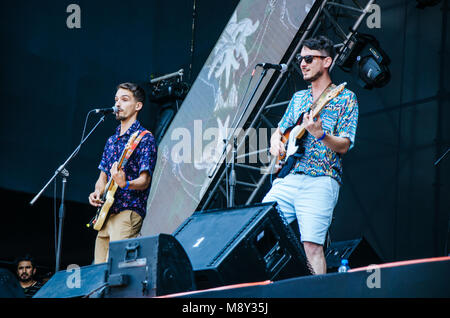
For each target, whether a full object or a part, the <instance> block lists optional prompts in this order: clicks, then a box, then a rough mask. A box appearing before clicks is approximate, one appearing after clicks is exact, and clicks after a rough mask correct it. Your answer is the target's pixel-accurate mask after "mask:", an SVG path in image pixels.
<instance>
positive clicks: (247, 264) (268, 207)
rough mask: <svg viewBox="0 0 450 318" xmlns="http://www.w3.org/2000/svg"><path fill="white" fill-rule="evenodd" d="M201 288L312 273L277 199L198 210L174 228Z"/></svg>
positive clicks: (198, 286) (197, 283)
mask: <svg viewBox="0 0 450 318" xmlns="http://www.w3.org/2000/svg"><path fill="white" fill-rule="evenodd" d="M173 235H174V236H175V238H176V239H177V240H178V241H179V242H180V243H181V245H182V246H183V247H184V249H185V251H186V253H187V255H188V256H189V259H190V260H191V263H192V267H193V269H194V274H195V280H196V285H197V288H198V289H206V288H211V287H216V286H223V285H230V284H237V283H245V282H258V281H264V280H279V279H284V278H290V277H296V276H304V275H309V274H310V272H309V270H308V267H307V265H306V257H305V255H304V252H303V250H302V249H301V247H300V243H299V242H298V240H297V239H296V237H295V235H294V234H293V233H292V230H291V229H290V228H289V227H287V226H286V225H285V224H284V223H283V221H282V219H281V217H280V215H279V214H278V212H277V210H276V203H265V204H257V205H252V206H245V207H237V208H229V209H223V210H209V211H200V212H195V213H194V214H193V215H192V216H191V217H190V218H188V219H187V220H186V221H185V222H184V223H183V224H182V225H181V226H180V227H179V228H178V229H177V230H175V232H174V233H173Z"/></svg>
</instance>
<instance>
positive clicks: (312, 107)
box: [295, 83, 336, 126]
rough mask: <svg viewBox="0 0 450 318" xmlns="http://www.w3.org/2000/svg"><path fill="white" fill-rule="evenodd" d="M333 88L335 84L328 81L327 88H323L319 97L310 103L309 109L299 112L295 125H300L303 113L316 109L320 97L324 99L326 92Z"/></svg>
mask: <svg viewBox="0 0 450 318" xmlns="http://www.w3.org/2000/svg"><path fill="white" fill-rule="evenodd" d="M334 88H336V85H334V84H333V83H330V85H328V86H327V88H325V89H324V90H323V92H322V94H320V96H319V98H318V99H317V100H316V101H315V102H314V103H312V105H311V106H310V107H309V109H308V110H307V111H305V112H303V113H301V114H300V116H299V117H298V120H297V123H296V124H295V125H296V126H297V125H300V124H301V123H302V120H303V115H304V114H305V113H307V112H309V111H311V110H314V109H316V107H317V103H318V102H319V101H321V100H322V99H324V98H325V96H327V94H328V93H329V92H330V91H331V90H332V89H334Z"/></svg>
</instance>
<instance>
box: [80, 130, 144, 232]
mask: <svg viewBox="0 0 450 318" xmlns="http://www.w3.org/2000/svg"><path fill="white" fill-rule="evenodd" d="M138 133H139V131H136V132H135V133H134V134H133V135H131V137H130V139H129V140H128V142H127V144H126V146H125V148H124V149H123V151H122V154H121V155H120V159H119V162H118V165H117V168H118V169H121V168H122V167H124V166H125V164H126V162H127V161H128V159H129V158H130V156H131V154H132V153H133V150H134V149H133V147H132V143H133V142H134V141H135V139H136V136H137V134H138ZM133 146H134V145H133ZM117 188H118V185H117V183H115V182H114V179H113V178H109V181H108V183H107V184H106V186H105V191H103V195H102V198H101V200H102V201H103V204H102V206H101V207H99V208H98V209H97V212H96V214H95V216H94V217H93V218H92V220H91V221H90V222H89V223H88V224H86V226H87V227H91V226H92V227H93V228H94V230H97V231H100V230H101V229H102V227H103V224H104V223H105V221H106V218H107V217H108V212H109V209H110V208H111V206H112V205H113V203H114V195H115V194H116V191H117Z"/></svg>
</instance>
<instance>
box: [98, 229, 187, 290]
mask: <svg viewBox="0 0 450 318" xmlns="http://www.w3.org/2000/svg"><path fill="white" fill-rule="evenodd" d="M108 265H109V276H108V281H107V283H108V287H107V289H106V290H105V294H104V297H106V298H110V297H111V298H116V297H131V298H139V297H153V296H161V295H167V294H172V293H178V292H184V291H192V290H195V280H194V272H193V270H192V265H191V262H190V261H189V258H188V256H187V255H186V252H185V251H184V249H183V247H182V246H181V245H180V243H179V242H178V241H177V240H176V239H175V238H174V237H173V236H171V235H168V234H159V235H157V236H147V237H139V238H134V239H127V240H122V241H115V242H110V244H109V257H108Z"/></svg>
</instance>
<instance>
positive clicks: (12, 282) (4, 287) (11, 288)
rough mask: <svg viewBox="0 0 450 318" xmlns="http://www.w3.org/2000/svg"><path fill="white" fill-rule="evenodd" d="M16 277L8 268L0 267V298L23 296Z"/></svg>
mask: <svg viewBox="0 0 450 318" xmlns="http://www.w3.org/2000/svg"><path fill="white" fill-rule="evenodd" d="M24 297H25V295H24V293H23V289H22V287H21V286H20V284H19V281H18V280H17V277H16V276H15V275H14V274H13V273H11V272H10V271H9V270H7V269H4V268H0V298H24Z"/></svg>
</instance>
